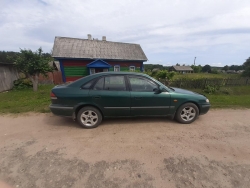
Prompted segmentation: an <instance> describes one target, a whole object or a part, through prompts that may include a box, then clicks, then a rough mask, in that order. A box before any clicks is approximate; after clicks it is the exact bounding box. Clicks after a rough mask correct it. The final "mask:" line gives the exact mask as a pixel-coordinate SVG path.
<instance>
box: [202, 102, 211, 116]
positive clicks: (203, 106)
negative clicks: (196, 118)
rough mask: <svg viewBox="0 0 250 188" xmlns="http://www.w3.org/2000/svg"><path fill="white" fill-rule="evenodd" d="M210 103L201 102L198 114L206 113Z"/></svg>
mask: <svg viewBox="0 0 250 188" xmlns="http://www.w3.org/2000/svg"><path fill="white" fill-rule="evenodd" d="M210 107H211V105H210V104H203V105H201V108H200V115H203V114H206V113H207V112H208V110H209V109H210Z"/></svg>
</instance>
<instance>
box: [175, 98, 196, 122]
mask: <svg viewBox="0 0 250 188" xmlns="http://www.w3.org/2000/svg"><path fill="white" fill-rule="evenodd" d="M198 116H199V109H198V107H197V106H196V105H195V104H193V103H186V104H183V105H182V106H180V108H179V109H178V110H177V112H176V116H175V119H176V120H177V121H178V122H180V123H183V124H189V123H192V122H193V121H195V120H196V118H197V117H198Z"/></svg>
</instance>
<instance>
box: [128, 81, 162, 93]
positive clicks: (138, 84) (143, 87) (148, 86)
mask: <svg viewBox="0 0 250 188" xmlns="http://www.w3.org/2000/svg"><path fill="white" fill-rule="evenodd" d="M128 79H129V82H130V86H131V90H132V91H138V92H154V91H153V90H154V89H155V88H158V85H157V84H155V83H154V82H153V81H151V80H149V79H147V78H142V77H128Z"/></svg>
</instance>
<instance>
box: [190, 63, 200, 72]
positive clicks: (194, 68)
mask: <svg viewBox="0 0 250 188" xmlns="http://www.w3.org/2000/svg"><path fill="white" fill-rule="evenodd" d="M191 67H192V69H193V70H194V73H200V72H201V69H202V67H201V65H199V66H195V65H192V66H191Z"/></svg>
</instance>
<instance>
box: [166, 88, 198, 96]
mask: <svg viewBox="0 0 250 188" xmlns="http://www.w3.org/2000/svg"><path fill="white" fill-rule="evenodd" d="M171 88H173V89H174V92H175V93H181V94H191V95H202V94H199V93H196V92H193V91H189V90H186V89H181V88H177V87H171Z"/></svg>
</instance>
